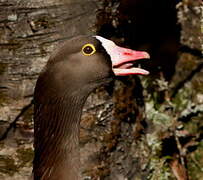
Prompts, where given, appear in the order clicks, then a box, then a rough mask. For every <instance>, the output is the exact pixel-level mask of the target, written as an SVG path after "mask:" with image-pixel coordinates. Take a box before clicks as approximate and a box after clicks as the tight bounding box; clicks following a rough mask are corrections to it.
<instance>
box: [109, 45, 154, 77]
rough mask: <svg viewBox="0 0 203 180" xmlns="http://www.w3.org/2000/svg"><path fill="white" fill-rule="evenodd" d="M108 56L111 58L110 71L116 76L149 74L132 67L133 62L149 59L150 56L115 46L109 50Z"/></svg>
mask: <svg viewBox="0 0 203 180" xmlns="http://www.w3.org/2000/svg"><path fill="white" fill-rule="evenodd" d="M109 54H110V56H111V61H112V69H113V72H114V74H115V75H116V76H125V75H130V74H141V75H147V74H149V72H148V71H146V70H144V69H141V68H138V67H132V66H133V63H132V62H133V61H136V60H138V59H149V58H150V56H149V54H148V53H147V52H144V51H134V50H131V49H127V48H122V47H119V46H115V47H114V48H112V49H111V52H109Z"/></svg>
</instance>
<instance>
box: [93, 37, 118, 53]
mask: <svg viewBox="0 0 203 180" xmlns="http://www.w3.org/2000/svg"><path fill="white" fill-rule="evenodd" d="M94 37H95V38H96V39H97V40H99V41H100V42H101V44H102V46H103V47H104V49H105V50H106V52H107V53H108V54H109V55H110V56H111V57H112V50H113V49H114V48H115V47H116V44H115V43H114V42H113V41H111V40H109V39H106V38H103V37H101V36H94Z"/></svg>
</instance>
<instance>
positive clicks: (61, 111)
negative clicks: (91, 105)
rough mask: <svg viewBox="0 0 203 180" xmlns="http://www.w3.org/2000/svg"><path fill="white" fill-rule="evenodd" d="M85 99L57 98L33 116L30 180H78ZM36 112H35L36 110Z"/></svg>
mask: <svg viewBox="0 0 203 180" xmlns="http://www.w3.org/2000/svg"><path fill="white" fill-rule="evenodd" d="M85 100H86V97H81V96H76V95H75V96H69V95H67V96H66V97H63V98H62V99H60V98H58V99H56V100H53V101H52V102H50V103H47V104H44V105H42V107H36V108H40V111H42V113H41V115H40V113H39V115H37V113H36V115H35V116H36V117H35V124H36V126H35V139H36V141H35V158H34V168H33V172H34V180H39V179H40V180H58V179H60V180H79V179H80V171H79V169H80V159H79V158H80V156H79V127H80V118H81V113H82V108H83V105H84V103H85ZM36 112H37V110H36Z"/></svg>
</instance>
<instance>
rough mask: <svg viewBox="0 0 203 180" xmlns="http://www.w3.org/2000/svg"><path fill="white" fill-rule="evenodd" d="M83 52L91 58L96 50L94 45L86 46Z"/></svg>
mask: <svg viewBox="0 0 203 180" xmlns="http://www.w3.org/2000/svg"><path fill="white" fill-rule="evenodd" d="M82 52H83V54H84V55H85V56H90V55H92V54H94V53H95V52H96V49H95V47H94V45H93V44H85V45H84V46H83V47H82Z"/></svg>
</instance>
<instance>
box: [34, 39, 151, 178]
mask: <svg viewBox="0 0 203 180" xmlns="http://www.w3.org/2000/svg"><path fill="white" fill-rule="evenodd" d="M146 58H147V59H148V58H149V54H148V53H147V52H144V51H134V50H131V49H127V48H123V47H119V46H118V45H116V44H115V43H114V42H113V41H111V40H108V39H106V38H104V37H101V36H84V35H83V36H77V37H74V38H72V39H69V40H67V41H66V42H65V43H64V44H63V45H62V46H61V47H60V48H58V50H56V51H54V52H53V53H52V55H51V56H50V58H49V60H48V61H47V64H46V66H45V67H44V68H43V70H42V71H41V73H40V75H39V78H38V80H37V82H36V86H35V90H34V160H33V173H32V179H34V180H80V179H81V176H80V157H79V128H80V118H81V114H82V108H83V105H84V103H85V101H86V99H87V97H88V96H89V94H90V93H91V92H92V91H93V90H94V89H95V88H98V87H99V86H102V85H105V84H108V83H109V82H111V81H112V80H113V79H114V78H115V76H126V75H129V74H141V75H147V74H149V72H148V71H146V70H144V69H141V68H137V67H133V63H132V62H133V61H135V60H137V59H146Z"/></svg>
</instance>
